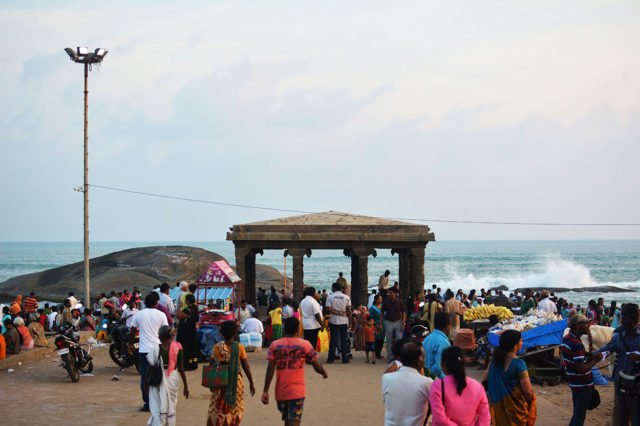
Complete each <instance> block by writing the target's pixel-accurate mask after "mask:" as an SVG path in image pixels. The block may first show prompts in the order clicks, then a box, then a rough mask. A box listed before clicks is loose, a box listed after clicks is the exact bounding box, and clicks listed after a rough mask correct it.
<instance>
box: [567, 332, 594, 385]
mask: <svg viewBox="0 0 640 426" xmlns="http://www.w3.org/2000/svg"><path fill="white" fill-rule="evenodd" d="M560 350H561V351H562V364H563V366H564V368H565V370H566V373H567V381H568V382H569V387H571V390H579V389H581V388H585V387H589V386H593V375H592V374H591V369H589V371H587V372H586V373H577V372H576V364H581V363H584V362H585V361H586V358H585V354H586V351H585V349H584V345H583V344H582V342H581V341H580V339H579V338H577V337H576V336H575V335H574V334H573V333H571V332H569V333H568V334H567V335H566V336H565V338H564V339H562V344H561V345H560Z"/></svg>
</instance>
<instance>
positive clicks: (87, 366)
mask: <svg viewBox="0 0 640 426" xmlns="http://www.w3.org/2000/svg"><path fill="white" fill-rule="evenodd" d="M78 356H79V358H81V359H82V362H79V363H78V370H80V371H81V372H83V373H85V374H89V373H91V372H92V371H93V361H92V360H91V356H90V355H89V352H87V351H86V350H85V349H84V348H80V352H79V354H78Z"/></svg>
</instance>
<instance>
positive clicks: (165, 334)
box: [147, 325, 189, 426]
mask: <svg viewBox="0 0 640 426" xmlns="http://www.w3.org/2000/svg"><path fill="white" fill-rule="evenodd" d="M158 337H159V338H160V345H159V346H158V350H154V351H152V352H150V353H149V354H148V355H147V358H148V359H149V360H150V363H151V360H153V363H151V364H152V365H155V364H156V363H157V362H162V366H163V373H164V374H163V375H162V383H160V386H150V387H149V389H148V391H149V410H150V411H151V417H149V420H148V421H147V426H174V425H175V424H176V405H177V404H178V390H179V389H180V378H182V384H183V391H182V393H183V395H184V397H185V398H189V386H188V385H187V377H186V376H185V374H184V368H183V365H182V359H183V357H184V355H183V351H182V345H180V343H178V342H176V341H175V340H174V338H173V337H174V331H173V328H171V327H169V326H168V325H163V326H162V327H160V330H159V331H158Z"/></svg>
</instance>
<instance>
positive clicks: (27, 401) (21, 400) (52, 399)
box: [0, 347, 613, 426]
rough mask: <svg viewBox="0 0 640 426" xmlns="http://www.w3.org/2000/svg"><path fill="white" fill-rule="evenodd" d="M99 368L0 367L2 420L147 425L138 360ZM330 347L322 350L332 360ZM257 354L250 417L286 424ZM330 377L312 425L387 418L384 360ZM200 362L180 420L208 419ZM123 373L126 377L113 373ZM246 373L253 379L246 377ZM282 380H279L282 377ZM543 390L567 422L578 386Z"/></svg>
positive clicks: (543, 417) (314, 387)
mask: <svg viewBox="0 0 640 426" xmlns="http://www.w3.org/2000/svg"><path fill="white" fill-rule="evenodd" d="M92 353H93V355H94V365H95V369H94V372H93V374H94V376H93V377H86V376H84V377H81V378H80V382H79V383H71V381H70V380H69V378H68V377H67V375H66V371H65V370H63V369H62V368H61V367H58V364H59V362H58V357H57V355H56V354H55V352H52V353H51V355H50V356H49V357H47V358H44V359H42V360H40V361H36V362H29V363H23V365H22V366H19V367H15V371H14V372H13V373H8V372H7V371H0V419H2V421H0V423H3V424H4V420H5V419H7V416H10V418H11V419H12V421H11V424H12V425H40V424H47V423H49V424H50V423H52V422H53V421H64V422H65V423H64V424H81V423H84V422H87V421H88V422H89V424H98V425H143V424H146V420H147V418H148V414H147V413H141V412H139V411H138V408H139V407H140V406H141V405H142V400H141V396H140V390H139V376H138V375H137V374H136V371H135V369H134V368H129V369H127V370H124V371H122V372H120V371H119V368H118V367H117V366H116V365H115V364H114V363H113V362H112V361H111V359H110V358H109V354H108V351H107V348H106V347H105V348H101V349H96V350H94V351H93V352H92ZM325 357H326V354H322V355H321V361H322V363H324V361H325ZM249 362H250V365H251V370H252V372H253V376H254V382H255V385H256V395H255V396H253V397H251V396H249V395H248V389H249V386H248V383H247V385H246V386H245V388H246V391H247V395H246V396H245V400H246V410H245V418H244V421H243V424H246V425H277V424H282V423H281V421H280V417H279V413H278V411H277V409H276V407H275V404H274V402H273V384H272V388H271V398H272V401H271V402H270V404H269V405H268V406H265V405H263V404H262V403H261V402H260V395H261V392H262V387H263V385H264V374H265V370H266V365H267V362H266V351H265V350H263V351H262V352H254V353H249ZM325 368H326V370H327V373H328V375H329V378H328V379H327V380H323V379H322V377H321V376H319V375H318V374H316V373H315V372H314V371H313V369H312V368H311V367H309V368H308V369H307V376H306V377H307V399H306V402H305V411H304V417H303V423H304V424H307V425H331V424H335V423H338V422H339V423H340V424H346V425H382V424H383V418H384V407H383V403H382V398H381V393H380V375H381V374H382V371H383V370H384V368H385V364H384V363H380V362H379V363H378V364H375V365H371V364H365V363H364V353H356V354H355V357H354V359H353V360H352V362H351V364H349V365H343V364H340V363H336V364H332V365H326V366H325ZM200 374H201V373H200V370H197V371H192V372H188V373H187V379H188V382H189V387H190V391H191V396H190V398H189V399H187V400H185V399H184V397H182V395H181V396H180V399H179V402H178V412H177V424H178V425H181V426H182V425H187V426H190V425H204V424H205V422H206V416H207V407H208V403H209V395H210V392H209V391H208V390H207V389H205V388H203V387H201V386H200ZM468 374H469V375H470V376H472V377H476V378H478V379H480V378H481V377H482V372H481V371H478V370H476V369H475V368H469V369H468ZM114 375H117V376H118V377H119V379H120V380H118V381H113V380H112V378H113V376H114ZM245 380H246V379H245ZM274 382H275V381H274ZM598 389H599V390H600V394H601V396H602V405H601V406H600V407H599V408H598V409H596V410H594V411H592V412H589V413H588V416H587V424H589V425H590V426H599V425H608V424H610V421H609V419H610V418H611V407H612V404H613V401H612V398H613V389H612V386H608V387H602V386H600V387H598ZM535 391H536V395H537V398H538V421H537V424H539V425H566V424H568V423H569V419H570V418H571V391H570V390H569V388H568V387H567V385H566V384H561V385H558V386H553V387H549V386H544V387H540V386H535Z"/></svg>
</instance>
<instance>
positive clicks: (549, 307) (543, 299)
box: [538, 290, 558, 314]
mask: <svg viewBox="0 0 640 426" xmlns="http://www.w3.org/2000/svg"><path fill="white" fill-rule="evenodd" d="M538 310H539V311H543V312H546V313H548V314H557V313H558V307H557V306H556V304H555V303H553V302H552V301H551V299H549V290H542V292H541V293H540V300H539V301H538Z"/></svg>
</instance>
